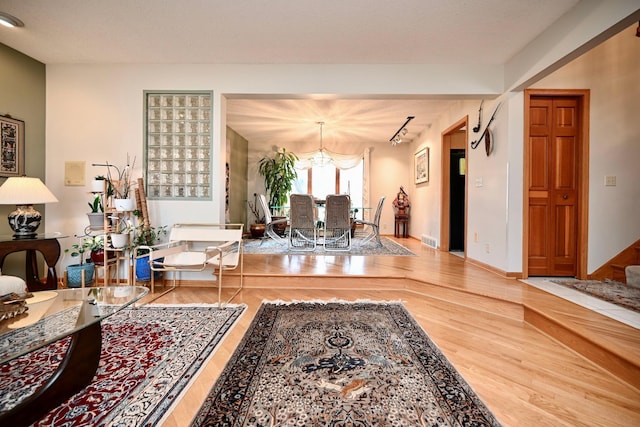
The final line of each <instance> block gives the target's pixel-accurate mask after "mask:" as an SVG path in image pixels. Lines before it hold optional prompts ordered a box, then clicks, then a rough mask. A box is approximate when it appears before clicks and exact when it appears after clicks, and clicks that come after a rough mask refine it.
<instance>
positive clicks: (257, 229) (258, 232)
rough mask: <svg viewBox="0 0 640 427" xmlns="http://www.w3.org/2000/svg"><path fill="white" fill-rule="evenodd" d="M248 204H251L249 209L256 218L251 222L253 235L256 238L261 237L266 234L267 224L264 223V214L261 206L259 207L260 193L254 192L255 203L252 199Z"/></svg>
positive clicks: (250, 227) (250, 226)
mask: <svg viewBox="0 0 640 427" xmlns="http://www.w3.org/2000/svg"><path fill="white" fill-rule="evenodd" d="M247 204H248V205H249V210H250V211H251V213H252V214H253V217H254V219H255V221H254V222H252V223H251V224H249V231H250V232H251V237H252V238H254V239H259V238H261V237H262V236H264V230H265V227H266V224H265V223H264V215H261V214H260V208H259V207H258V194H257V193H253V203H251V201H250V200H247Z"/></svg>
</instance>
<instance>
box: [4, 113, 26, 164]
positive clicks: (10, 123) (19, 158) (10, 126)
mask: <svg viewBox="0 0 640 427" xmlns="http://www.w3.org/2000/svg"><path fill="white" fill-rule="evenodd" d="M22 175H24V122H23V121H22V120H17V119H14V118H12V117H9V116H0V176H2V177H11V176H22Z"/></svg>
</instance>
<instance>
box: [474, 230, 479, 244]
mask: <svg viewBox="0 0 640 427" xmlns="http://www.w3.org/2000/svg"><path fill="white" fill-rule="evenodd" d="M473 243H478V232H477V231H476V232H475V233H473Z"/></svg>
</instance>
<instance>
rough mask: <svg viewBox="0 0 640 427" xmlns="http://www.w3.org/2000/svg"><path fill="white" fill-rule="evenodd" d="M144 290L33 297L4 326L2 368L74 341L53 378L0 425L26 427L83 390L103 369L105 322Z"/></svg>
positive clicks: (0, 419) (67, 291) (69, 292)
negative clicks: (40, 350)
mask: <svg viewBox="0 0 640 427" xmlns="http://www.w3.org/2000/svg"><path fill="white" fill-rule="evenodd" d="M147 292H149V290H148V289H147V288H145V287H143V286H106V287H96V288H78V289H61V290H55V291H42V292H34V293H33V297H32V298H29V299H27V300H26V302H27V307H28V310H27V312H26V313H24V314H22V315H20V316H17V317H14V318H12V319H7V320H3V321H1V322H0V364H3V363H6V362H8V361H10V360H13V359H15V358H17V357H20V356H23V355H25V354H28V353H30V352H32V351H34V350H36V349H38V348H41V347H44V346H46V345H48V344H51V343H53V342H55V341H58V340H60V339H62V338H65V337H68V336H71V342H70V344H69V348H68V349H67V352H66V354H65V357H64V359H63V360H62V361H61V362H60V365H59V366H58V368H57V370H56V371H55V373H54V374H53V375H52V376H51V378H50V379H49V380H47V381H45V382H44V384H43V385H42V386H41V387H40V388H39V389H38V390H36V392H35V393H33V394H32V395H31V396H29V397H28V398H26V399H24V400H23V401H22V402H20V403H19V404H18V405H16V406H15V407H13V408H12V409H11V410H9V411H7V412H3V413H2V414H0V425H7V426H8V425H27V424H32V423H33V422H35V421H37V420H38V419H40V418H41V417H42V416H43V415H45V414H46V413H48V412H49V411H50V410H51V409H53V408H55V407H56V406H58V405H60V404H61V403H62V402H64V401H65V400H67V399H68V398H69V397H70V396H72V395H73V394H74V393H77V392H78V391H80V390H82V389H84V388H85V387H86V386H87V385H88V384H89V383H90V382H91V379H92V378H93V376H94V375H95V373H96V370H97V369H98V364H99V362H100V352H101V349H102V328H101V325H100V322H101V321H102V320H103V319H105V318H107V317H109V316H111V315H112V314H114V313H116V312H118V311H120V310H122V309H123V308H125V307H127V306H129V305H131V304H133V303H134V302H136V301H138V300H139V299H140V298H142V297H143V296H145V295H146V294H147Z"/></svg>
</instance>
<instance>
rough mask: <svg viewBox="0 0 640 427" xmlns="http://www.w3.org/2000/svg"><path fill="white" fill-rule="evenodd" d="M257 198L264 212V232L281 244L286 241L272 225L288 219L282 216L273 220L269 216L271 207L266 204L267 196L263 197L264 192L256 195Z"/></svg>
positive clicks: (285, 221) (282, 222)
mask: <svg viewBox="0 0 640 427" xmlns="http://www.w3.org/2000/svg"><path fill="white" fill-rule="evenodd" d="M258 200H260V205H261V206H262V211H263V212H264V223H265V230H264V234H266V235H267V236H269V237H271V238H272V239H273V240H275V241H276V242H278V243H282V244H284V243H286V240H285V239H283V238H282V237H280V235H279V234H278V233H276V232H275V230H274V229H273V227H274V225H277V224H286V223H287V221H289V219H288V218H282V219H276V220H274V219H273V217H271V209H270V208H269V205H268V204H267V198H266V197H265V195H264V194H260V195H258Z"/></svg>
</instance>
